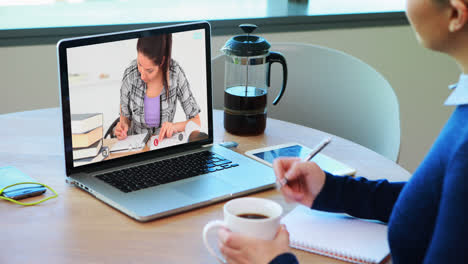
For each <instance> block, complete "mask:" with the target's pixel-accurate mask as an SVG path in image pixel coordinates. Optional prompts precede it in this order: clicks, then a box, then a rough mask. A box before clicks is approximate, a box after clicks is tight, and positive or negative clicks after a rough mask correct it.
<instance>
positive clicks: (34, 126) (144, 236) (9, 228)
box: [0, 108, 410, 263]
mask: <svg viewBox="0 0 468 264" xmlns="http://www.w3.org/2000/svg"><path fill="white" fill-rule="evenodd" d="M59 115H60V110H59V108H50V109H41V110H34V111H27V112H19V113H12V114H6V115H0V123H1V124H2V128H3V129H2V130H0V136H1V138H2V140H1V141H0V166H9V165H11V166H15V167H17V168H19V169H20V170H21V171H23V172H25V173H26V174H28V175H30V176H32V177H33V178H35V179H37V180H38V181H39V182H42V183H45V184H48V185H49V186H51V187H52V188H54V189H55V190H56V191H57V192H58V194H59V197H58V199H52V200H49V201H47V202H45V203H43V204H40V205H37V206H29V207H24V206H20V205H16V204H13V203H10V202H6V201H0V212H1V218H0V224H1V225H2V232H1V235H0V244H1V250H0V263H33V262H36V263H46V261H47V263H216V261H215V259H214V258H213V257H211V255H209V253H208V251H207V250H206V249H205V247H204V246H203V243H202V239H201V232H202V228H203V226H204V225H205V224H206V223H207V222H208V221H210V220H213V219H222V206H223V204H224V202H220V203H217V204H213V205H210V206H206V207H203V208H200V209H196V210H193V211H189V212H185V213H181V214H177V215H174V216H170V217H166V218H162V219H158V220H155V221H152V222H148V223H140V222H137V221H135V220H133V219H131V218H129V217H127V216H126V215H124V214H122V213H120V212H118V211H117V210H115V209H113V208H111V207H110V206H108V205H106V204H104V203H102V202H101V201H99V200H97V199H95V198H94V197H92V196H91V195H90V194H88V193H86V192H84V191H82V190H80V189H78V188H76V187H73V186H71V185H68V184H66V183H65V177H66V176H65V166H64V155H63V145H62V138H61V131H60V129H61V125H60V121H59V120H61V119H60V116H59ZM213 120H214V142H215V143H220V142H223V141H236V142H238V143H239V146H238V147H237V149H236V151H237V152H239V153H244V152H245V151H247V150H251V149H254V148H260V147H266V146H271V145H275V144H283V143H288V142H298V143H301V144H303V145H306V146H310V147H311V146H314V145H315V144H317V143H318V142H319V141H320V140H321V139H323V138H324V137H325V136H327V135H329V134H327V133H324V132H321V131H318V130H315V129H312V128H308V127H304V126H300V125H296V124H292V123H288V122H284V121H280V120H275V119H268V120H267V128H266V130H265V133H264V134H262V135H259V136H250V137H241V136H234V135H231V134H229V133H227V132H225V131H224V128H223V122H222V120H223V113H222V111H219V110H215V111H214V118H213ZM331 136H332V142H331V143H330V144H329V145H328V146H327V148H325V149H324V150H323V153H324V154H327V155H328V156H330V157H332V158H335V159H337V160H340V161H342V162H344V163H345V164H348V165H350V166H352V167H354V168H356V169H357V172H358V173H357V175H359V176H364V177H366V178H369V179H379V178H387V179H389V180H391V181H399V180H407V179H409V177H410V174H409V173H408V172H407V171H406V170H404V169H403V168H402V167H400V166H399V165H398V164H396V163H394V162H393V161H390V160H388V159H386V158H384V157H383V156H381V155H379V154H377V153H375V152H373V151H371V150H369V149H367V148H364V147H362V146H360V145H358V144H355V143H353V142H350V141H348V140H345V139H342V138H339V137H335V136H333V135H331ZM48 193H50V192H48ZM252 196H255V197H263V198H268V199H272V200H275V201H277V202H279V203H280V204H281V205H282V206H283V207H284V209H285V212H286V213H287V212H288V211H290V210H291V209H292V208H294V205H293V204H288V203H286V202H285V201H284V200H283V199H282V197H281V195H280V194H279V193H278V192H277V191H276V190H267V191H263V192H260V193H256V194H254V195H252ZM31 199H32V198H31ZM293 252H294V253H295V254H296V255H297V256H298V258H299V260H300V262H301V263H344V262H342V261H339V260H334V259H330V258H327V257H323V256H319V255H315V254H311V253H307V252H304V251H299V250H293Z"/></svg>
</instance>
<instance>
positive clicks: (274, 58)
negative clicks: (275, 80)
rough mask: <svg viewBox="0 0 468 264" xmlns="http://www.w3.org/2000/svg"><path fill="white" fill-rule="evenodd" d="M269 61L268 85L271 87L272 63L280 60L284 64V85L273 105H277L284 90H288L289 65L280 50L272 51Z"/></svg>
mask: <svg viewBox="0 0 468 264" xmlns="http://www.w3.org/2000/svg"><path fill="white" fill-rule="evenodd" d="M267 61H268V72H267V86H268V87H270V83H271V81H270V78H271V64H272V63H274V62H279V63H281V65H282V66H283V86H282V87H281V90H280V92H279V93H278V97H276V99H275V100H274V101H273V105H276V104H277V103H278V102H279V100H280V99H281V97H283V94H284V91H286V84H287V82H288V65H287V64H286V59H285V58H284V57H283V55H282V54H281V53H279V52H274V51H270V55H268V57H267Z"/></svg>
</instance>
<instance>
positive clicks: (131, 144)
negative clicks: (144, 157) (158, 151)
mask: <svg viewBox="0 0 468 264" xmlns="http://www.w3.org/2000/svg"><path fill="white" fill-rule="evenodd" d="M145 137H146V134H137V135H129V136H127V138H125V139H123V140H119V141H117V142H116V143H115V144H114V145H112V147H111V149H110V151H111V152H120V151H135V150H140V149H142V148H143V147H144V146H145V141H144V139H145Z"/></svg>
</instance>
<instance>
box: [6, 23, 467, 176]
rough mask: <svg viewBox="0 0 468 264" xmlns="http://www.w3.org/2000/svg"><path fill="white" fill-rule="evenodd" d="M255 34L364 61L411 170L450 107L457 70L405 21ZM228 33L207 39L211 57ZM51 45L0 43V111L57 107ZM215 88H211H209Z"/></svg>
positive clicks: (426, 149)
mask: <svg viewBox="0 0 468 264" xmlns="http://www.w3.org/2000/svg"><path fill="white" fill-rule="evenodd" d="M257 34H259V35H261V36H263V37H265V38H266V39H267V40H268V41H270V42H304V43H311V44H318V45H323V46H328V47H331V48H335V49H338V50H342V51H344V52H347V53H349V54H351V55H354V56H356V57H358V58H360V59H361V60H363V61H365V62H367V63H369V64H370V65H372V66H373V67H375V68H376V69H377V70H378V71H379V72H381V73H382V74H383V75H384V76H385V77H386V78H387V79H388V81H389V82H390V84H392V86H393V88H394V89H395V92H396V94H397V96H398V99H399V102H400V117H401V129H402V132H401V133H402V134H401V148H400V159H399V163H400V165H402V166H403V167H404V168H406V169H408V170H409V171H413V170H414V169H415V168H416V167H417V166H418V164H419V163H420V161H421V160H422V158H423V157H424V155H425V153H426V152H427V151H428V149H429V148H430V146H431V144H432V142H433V141H434V139H435V137H436V136H437V134H438V133H439V131H440V129H441V127H442V126H443V124H444V123H445V121H446V120H447V118H448V116H449V115H450V113H451V111H452V110H453V108H452V107H446V106H443V102H444V100H445V98H446V97H447V96H448V94H449V91H448V89H447V85H448V84H450V83H454V82H456V81H457V80H458V75H459V73H460V72H459V69H458V68H457V65H456V64H455V63H454V62H453V61H452V60H451V59H449V58H448V57H446V56H444V55H441V54H437V53H434V52H431V51H427V50H425V49H424V48H422V47H420V46H419V44H418V43H417V41H416V38H415V37H414V35H413V32H412V31H411V29H410V27H409V26H392V27H376V28H357V29H336V30H322V31H306V32H290V33H289V32H288V33H274V34H261V28H260V29H259V30H258V32H257ZM229 37H230V36H216V37H213V39H212V56H215V55H217V54H220V51H219V50H220V48H221V47H222V46H223V44H224V43H225V42H226V40H227V39H228V38H229ZM55 52H56V51H55V45H39V46H25V47H8V48H0V72H1V77H2V85H1V88H0V89H1V90H2V93H1V94H3V96H2V97H1V98H0V113H8V112H15V111H23V110H30V109H38V108H45V107H57V106H58V105H59V100H58V84H57V66H56V54H55ZM214 88H215V89H216V87H214Z"/></svg>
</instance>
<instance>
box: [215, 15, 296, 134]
mask: <svg viewBox="0 0 468 264" xmlns="http://www.w3.org/2000/svg"><path fill="white" fill-rule="evenodd" d="M240 27H241V28H242V29H243V30H244V32H245V33H247V35H239V36H235V37H232V38H231V39H230V40H229V41H228V42H226V44H225V46H224V47H223V48H222V51H223V52H224V54H225V55H226V56H225V57H226V61H225V82H224V128H225V129H226V131H228V132H229V133H232V134H237V135H258V134H261V133H263V131H264V130H265V127H266V118H267V95H268V88H269V87H270V69H271V64H272V63H274V62H278V63H280V64H281V65H282V67H283V86H282V87H281V90H280V92H279V94H278V96H277V98H276V99H275V100H274V101H273V105H276V104H277V103H278V102H279V100H280V99H281V97H282V96H283V94H284V91H285V89H286V82H287V65H286V60H285V59H284V57H283V56H282V55H281V54H280V53H277V52H273V51H270V50H269V49H270V47H271V45H270V44H269V43H268V42H267V41H266V40H265V39H264V38H262V37H259V36H253V35H250V33H251V32H252V31H253V30H255V28H256V26H255V25H251V24H243V25H240Z"/></svg>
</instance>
